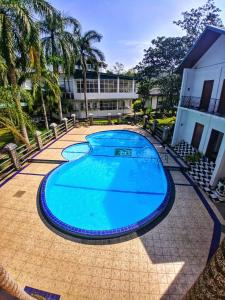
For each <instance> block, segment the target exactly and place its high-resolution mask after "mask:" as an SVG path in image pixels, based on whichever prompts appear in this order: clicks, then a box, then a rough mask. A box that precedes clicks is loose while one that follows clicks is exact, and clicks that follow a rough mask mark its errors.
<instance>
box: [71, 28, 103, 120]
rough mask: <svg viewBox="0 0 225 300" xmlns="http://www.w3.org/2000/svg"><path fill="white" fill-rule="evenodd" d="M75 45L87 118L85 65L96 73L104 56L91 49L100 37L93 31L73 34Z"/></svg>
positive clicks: (79, 31)
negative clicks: (89, 66) (81, 74)
mask: <svg viewBox="0 0 225 300" xmlns="http://www.w3.org/2000/svg"><path fill="white" fill-rule="evenodd" d="M75 36H76V43H77V52H78V53H77V56H78V62H79V63H80V64H81V67H82V73H83V83H84V85H83V86H84V101H85V114H86V118H87V117H88V99H87V69H88V68H87V65H88V63H89V64H91V65H92V66H93V68H95V69H96V71H98V67H99V64H100V62H103V61H104V60H105V57H104V54H103V53H102V52H101V51H100V50H99V49H97V48H95V47H93V46H92V44H93V43H95V42H100V41H101V39H102V35H101V34H99V33H98V32H96V31H95V30H90V31H87V32H86V33H84V34H83V35H82V34H81V30H78V31H77V32H75Z"/></svg>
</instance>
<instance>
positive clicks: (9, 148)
mask: <svg viewBox="0 0 225 300" xmlns="http://www.w3.org/2000/svg"><path fill="white" fill-rule="evenodd" d="M16 148H17V145H16V144H13V143H9V144H7V145H6V146H5V147H4V148H3V153H8V155H9V157H10V159H11V161H12V163H13V166H14V168H15V169H16V170H19V169H20V161H19V157H18V153H17V152H16Z"/></svg>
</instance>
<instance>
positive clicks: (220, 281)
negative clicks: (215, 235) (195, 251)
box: [183, 238, 225, 300]
mask: <svg viewBox="0 0 225 300" xmlns="http://www.w3.org/2000/svg"><path fill="white" fill-rule="evenodd" d="M197 299H199V300H201V299H202V300H203V299H204V300H206V299H208V300H211V299H217V300H219V299H221V300H222V299H225V238H224V239H223V241H222V242H221V244H220V246H219V248H218V249H217V251H216V253H215V254H214V256H213V257H212V259H211V261H210V262H209V263H208V264H207V265H206V267H205V269H204V270H203V271H202V273H201V274H200V275H199V277H198V279H197V280H196V282H195V283H194V285H193V286H192V287H191V288H190V290H189V291H188V292H187V294H186V295H185V296H184V298H183V300H197Z"/></svg>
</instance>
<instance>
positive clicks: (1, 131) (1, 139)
mask: <svg viewBox="0 0 225 300" xmlns="http://www.w3.org/2000/svg"><path fill="white" fill-rule="evenodd" d="M36 129H37V130H38V131H40V132H41V133H44V132H46V131H47V129H46V128H45V127H37V128H36ZM8 143H15V140H14V138H13V135H12V134H11V133H10V131H9V130H8V129H6V128H0V149H2V148H3V147H4V146H5V145H6V144H8Z"/></svg>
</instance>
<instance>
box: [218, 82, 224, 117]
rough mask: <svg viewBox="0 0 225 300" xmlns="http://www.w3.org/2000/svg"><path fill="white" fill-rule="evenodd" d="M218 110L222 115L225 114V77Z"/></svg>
mask: <svg viewBox="0 0 225 300" xmlns="http://www.w3.org/2000/svg"><path fill="white" fill-rule="evenodd" d="M217 112H218V113H219V114H220V115H225V79H224V80H223V86H222V90H221V94H220V102H219V106H218V110H217Z"/></svg>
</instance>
